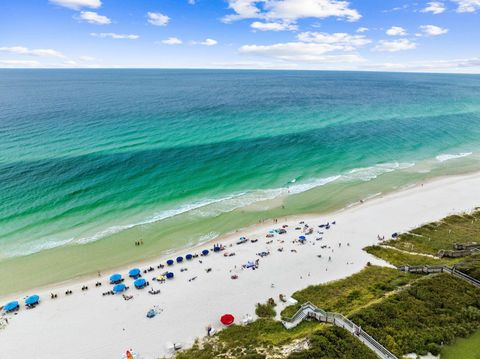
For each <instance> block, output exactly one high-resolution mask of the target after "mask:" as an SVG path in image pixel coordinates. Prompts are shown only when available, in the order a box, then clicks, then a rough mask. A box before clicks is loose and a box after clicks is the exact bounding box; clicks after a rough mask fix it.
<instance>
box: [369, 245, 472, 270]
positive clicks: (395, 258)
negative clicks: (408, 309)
mask: <svg viewBox="0 0 480 359" xmlns="http://www.w3.org/2000/svg"><path fill="white" fill-rule="evenodd" d="M364 250H365V251H366V252H368V253H370V254H371V255H374V256H375V257H378V258H381V259H383V260H384V261H386V262H389V263H391V264H393V265H394V266H396V267H399V266H402V265H411V266H419V265H453V264H456V263H458V262H460V261H462V260H464V258H433V257H429V256H425V255H418V254H415V253H407V252H403V251H401V250H395V249H394V248H388V247H384V246H369V247H366V248H364Z"/></svg>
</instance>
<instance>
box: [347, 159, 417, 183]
mask: <svg viewBox="0 0 480 359" xmlns="http://www.w3.org/2000/svg"><path fill="white" fill-rule="evenodd" d="M413 166H415V163H410V162H405V163H399V162H393V163H381V164H378V165H375V166H372V167H364V168H354V169H353V170H351V171H349V172H348V173H347V174H345V175H342V176H341V177H342V179H343V180H346V181H349V180H361V181H371V180H372V179H375V178H377V177H378V176H380V175H382V174H384V173H389V172H393V171H396V170H402V169H407V168H410V167H413Z"/></svg>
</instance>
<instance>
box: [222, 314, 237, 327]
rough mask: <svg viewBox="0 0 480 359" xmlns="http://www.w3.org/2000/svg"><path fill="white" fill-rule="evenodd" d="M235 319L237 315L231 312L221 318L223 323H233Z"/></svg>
mask: <svg viewBox="0 0 480 359" xmlns="http://www.w3.org/2000/svg"><path fill="white" fill-rule="evenodd" d="M234 320H235V317H234V316H233V315H231V314H224V315H222V316H221V318H220V321H221V322H222V324H223V325H231V324H232V323H233V321H234Z"/></svg>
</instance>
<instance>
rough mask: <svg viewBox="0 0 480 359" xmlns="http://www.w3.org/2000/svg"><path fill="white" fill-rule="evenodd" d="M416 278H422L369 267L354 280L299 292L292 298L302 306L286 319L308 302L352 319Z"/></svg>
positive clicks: (294, 307) (284, 314)
mask: <svg viewBox="0 0 480 359" xmlns="http://www.w3.org/2000/svg"><path fill="white" fill-rule="evenodd" d="M415 278H418V276H415V275H413V274H408V273H403V272H400V271H398V270H397V269H394V268H387V267H379V266H367V267H365V268H364V269H363V270H362V271H360V272H358V273H356V274H354V275H352V276H350V277H347V278H344V279H340V280H337V281H333V282H329V283H325V284H320V285H312V286H309V287H307V288H305V289H302V290H300V291H298V292H295V293H294V294H293V295H292V296H293V298H295V299H296V300H297V301H298V304H296V305H292V306H288V307H287V308H285V309H284V310H283V311H282V317H283V318H286V317H291V316H292V315H294V314H295V312H296V311H297V310H298V309H300V306H301V304H303V303H305V302H311V303H312V304H314V305H316V306H317V307H319V308H321V309H323V310H326V311H330V312H338V313H342V314H343V315H348V314H350V313H352V312H354V311H356V310H358V309H359V308H361V307H363V306H365V305H367V304H368V303H370V302H372V301H375V300H378V299H380V298H382V297H383V296H384V295H385V294H386V293H388V292H391V291H393V290H395V289H397V288H399V287H401V286H404V285H405V284H407V283H409V282H410V281H411V280H413V279H415Z"/></svg>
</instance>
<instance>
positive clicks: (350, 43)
mask: <svg viewBox="0 0 480 359" xmlns="http://www.w3.org/2000/svg"><path fill="white" fill-rule="evenodd" d="M297 38H298V40H299V41H301V42H314V43H317V44H334V45H337V46H340V48H339V49H341V50H344V51H351V50H354V49H355V48H356V47H360V46H363V45H366V44H369V43H371V42H372V41H371V40H370V39H368V38H366V37H365V36H364V35H350V34H347V33H344V32H336V33H333V34H329V33H326V32H311V31H307V32H302V33H300V34H298V36H297Z"/></svg>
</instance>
